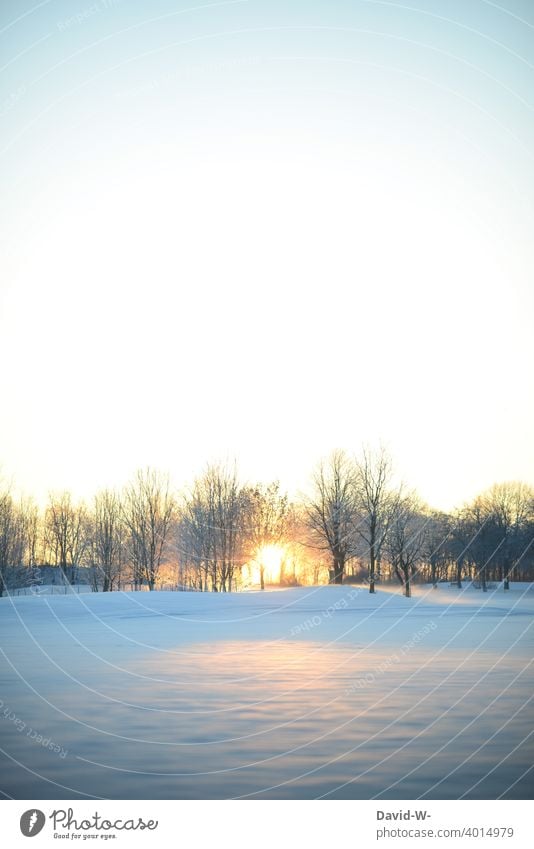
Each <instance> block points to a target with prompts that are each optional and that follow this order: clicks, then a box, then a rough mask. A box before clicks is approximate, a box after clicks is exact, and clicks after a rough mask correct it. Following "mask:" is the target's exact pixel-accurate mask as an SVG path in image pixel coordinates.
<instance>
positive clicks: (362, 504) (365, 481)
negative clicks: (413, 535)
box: [355, 447, 399, 593]
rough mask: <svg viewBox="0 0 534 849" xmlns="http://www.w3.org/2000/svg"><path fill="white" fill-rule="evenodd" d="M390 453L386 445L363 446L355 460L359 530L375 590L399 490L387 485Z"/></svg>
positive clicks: (370, 590)
mask: <svg viewBox="0 0 534 849" xmlns="http://www.w3.org/2000/svg"><path fill="white" fill-rule="evenodd" d="M391 477H392V462H391V457H390V456H389V454H388V452H387V451H386V450H385V448H382V447H381V448H379V449H378V450H377V451H373V450H371V449H368V448H364V449H363V451H362V456H361V459H359V460H357V462H356V479H355V480H356V505H357V510H358V515H359V521H358V533H359V535H360V537H361V539H362V541H363V543H364V546H365V555H366V557H367V558H368V562H369V592H370V593H374V592H375V584H376V580H377V577H379V572H380V560H381V556H382V549H383V546H384V542H385V540H386V537H387V534H388V529H389V525H390V521H391V517H392V515H393V512H394V510H395V507H396V505H397V502H398V498H399V493H398V492H397V493H394V492H392V491H391V489H390V485H391Z"/></svg>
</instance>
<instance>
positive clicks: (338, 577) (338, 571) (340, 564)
mask: <svg viewBox="0 0 534 849" xmlns="http://www.w3.org/2000/svg"><path fill="white" fill-rule="evenodd" d="M344 571H345V561H344V560H343V558H342V557H341V556H340V555H338V556H337V557H334V584H342V583H343V572H344Z"/></svg>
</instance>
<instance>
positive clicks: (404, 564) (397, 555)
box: [386, 494, 428, 598]
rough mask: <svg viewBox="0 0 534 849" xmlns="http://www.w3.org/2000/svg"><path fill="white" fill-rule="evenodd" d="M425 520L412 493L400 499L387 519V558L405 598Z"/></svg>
mask: <svg viewBox="0 0 534 849" xmlns="http://www.w3.org/2000/svg"><path fill="white" fill-rule="evenodd" d="M427 523H428V520H427V519H426V518H425V516H424V515H423V513H422V509H421V505H420V503H419V501H418V499H417V497H416V496H415V494H411V495H405V496H403V497H402V498H400V499H399V501H398V502H397V504H396V506H395V509H394V510H393V513H392V515H391V518H390V521H389V526H388V533H387V537H386V547H387V552H388V557H389V560H390V561H391V565H392V566H393V570H394V572H395V574H396V576H397V578H398V579H399V581H400V583H401V584H402V586H403V587H404V594H405V595H406V597H407V598H409V597H410V596H411V594H412V579H413V577H414V573H415V569H416V566H417V564H418V562H419V561H420V559H421V557H422V554H423V551H424V546H425V531H426V527H427Z"/></svg>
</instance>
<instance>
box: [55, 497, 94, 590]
mask: <svg viewBox="0 0 534 849" xmlns="http://www.w3.org/2000/svg"><path fill="white" fill-rule="evenodd" d="M86 530H87V511H86V509H85V506H84V505H83V504H78V505H75V504H73V502H72V497H71V494H70V492H62V493H59V494H56V495H54V494H51V495H50V496H49V502H48V507H47V508H46V511H45V545H46V549H47V553H48V555H49V557H50V559H51V560H52V561H53V562H54V565H56V566H59V568H60V569H61V572H62V575H63V578H64V580H65V581H66V583H71V584H73V583H75V581H76V575H77V568H78V566H79V565H80V563H81V560H82V558H83V555H84V553H85V551H86V548H87V544H88V539H87V534H86Z"/></svg>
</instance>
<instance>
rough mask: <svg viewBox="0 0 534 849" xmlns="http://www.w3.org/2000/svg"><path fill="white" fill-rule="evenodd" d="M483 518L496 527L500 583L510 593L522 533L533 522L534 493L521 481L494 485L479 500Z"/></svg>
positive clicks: (519, 551)
mask: <svg viewBox="0 0 534 849" xmlns="http://www.w3.org/2000/svg"><path fill="white" fill-rule="evenodd" d="M479 502H480V506H481V509H482V512H483V514H485V516H486V517H489V518H490V519H491V522H492V523H493V524H494V525H495V529H496V535H497V536H498V537H500V538H501V539H502V545H500V547H499V551H498V553H497V555H496V561H497V565H498V571H499V575H498V577H499V580H501V581H502V582H503V588H504V589H505V590H508V589H510V575H511V573H512V571H513V568H514V565H515V562H516V560H517V559H518V557H519V556H520V554H521V550H522V546H521V544H519V545H518V543H519V541H520V538H521V530H522V528H524V527H525V525H526V524H527V522H528V521H529V520H532V519H534V489H533V488H532V487H530V486H528V485H527V484H525V483H522V482H520V481H511V482H505V483H497V484H494V485H493V486H492V487H491V488H490V489H488V490H486V492H484V493H482V495H481V496H480V497H479Z"/></svg>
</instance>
